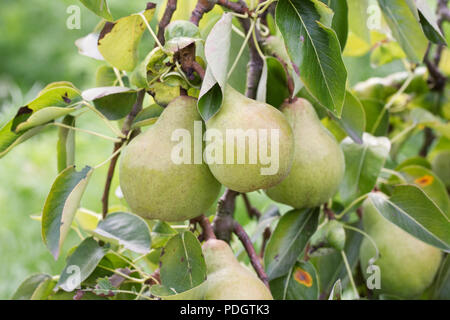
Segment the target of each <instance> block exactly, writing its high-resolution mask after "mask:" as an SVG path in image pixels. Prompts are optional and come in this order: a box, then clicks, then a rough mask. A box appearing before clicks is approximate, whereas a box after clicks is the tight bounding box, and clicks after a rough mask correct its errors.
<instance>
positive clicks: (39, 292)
mask: <svg viewBox="0 0 450 320" xmlns="http://www.w3.org/2000/svg"><path fill="white" fill-rule="evenodd" d="M56 283H57V281H56V280H55V279H53V278H50V279H47V280H45V281H43V282H41V284H39V286H38V287H37V288H36V290H35V291H34V292H33V295H32V296H31V298H30V300H47V299H48V298H49V297H50V296H51V295H52V294H53V289H54V288H55V286H56Z"/></svg>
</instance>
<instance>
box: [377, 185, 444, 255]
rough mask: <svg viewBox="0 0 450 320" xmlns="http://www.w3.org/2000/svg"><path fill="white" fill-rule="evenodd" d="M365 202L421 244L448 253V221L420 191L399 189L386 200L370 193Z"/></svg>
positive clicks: (410, 186)
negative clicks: (369, 202)
mask: <svg viewBox="0 0 450 320" xmlns="http://www.w3.org/2000/svg"><path fill="white" fill-rule="evenodd" d="M369 199H370V200H371V201H372V203H373V204H374V206H375V208H376V209H377V211H378V212H379V213H380V214H381V215H383V216H384V217H385V218H386V219H388V220H389V221H390V222H392V223H394V224H395V225H397V226H398V227H400V228H402V229H403V230H405V231H406V232H408V233H410V234H411V235H413V236H414V237H416V238H418V239H420V240H422V241H423V242H426V243H428V244H430V245H432V246H435V247H437V248H439V249H441V250H444V251H447V252H449V251H450V221H449V218H448V217H447V216H446V215H445V214H444V213H443V212H442V210H440V209H439V208H438V207H437V206H436V204H435V203H434V202H433V201H432V200H431V199H430V198H429V197H428V196H427V195H426V194H425V193H424V192H423V191H422V190H421V189H420V188H418V187H416V186H414V185H399V186H396V187H395V188H394V191H393V193H392V196H391V197H390V198H389V199H385V198H384V197H382V196H380V195H379V194H377V193H371V194H370V195H369Z"/></svg>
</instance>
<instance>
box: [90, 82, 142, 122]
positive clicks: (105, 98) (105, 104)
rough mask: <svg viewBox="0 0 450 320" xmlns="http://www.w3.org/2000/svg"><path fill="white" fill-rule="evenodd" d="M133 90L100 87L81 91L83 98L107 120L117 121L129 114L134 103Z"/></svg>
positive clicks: (135, 95) (134, 95)
mask: <svg viewBox="0 0 450 320" xmlns="http://www.w3.org/2000/svg"><path fill="white" fill-rule="evenodd" d="M136 97H137V93H136V91H135V90H132V89H129V88H126V87H101V88H92V89H88V90H86V91H83V98H84V99H85V100H88V101H93V102H94V106H95V108H96V109H97V110H98V111H100V112H101V113H102V114H103V115H104V116H105V117H106V118H108V119H109V120H119V119H122V118H123V117H125V116H126V115H127V114H128V113H130V111H131V109H132V108H133V105H134V103H135V102H136Z"/></svg>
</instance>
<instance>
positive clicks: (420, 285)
mask: <svg viewBox="0 0 450 320" xmlns="http://www.w3.org/2000/svg"><path fill="white" fill-rule="evenodd" d="M363 226H364V230H365V231H366V232H367V234H368V235H369V236H371V237H372V239H373V240H374V241H375V243H376V245H377V247H378V250H379V253H380V258H379V259H378V260H376V261H375V263H374V264H375V265H376V266H378V267H379V268H380V276H381V277H380V286H381V288H380V290H376V291H375V293H384V294H389V295H394V296H397V297H402V298H412V297H416V296H417V295H419V294H421V293H422V292H423V291H424V290H425V289H426V288H427V287H428V286H429V285H430V284H431V283H432V281H433V279H434V277H435V275H436V273H437V271H438V269H439V265H440V263H441V258H442V254H441V251H440V250H439V249H437V248H435V247H432V246H430V245H428V244H426V243H424V242H422V241H421V240H419V239H417V238H415V237H413V236H412V235H410V234H409V233H407V232H406V231H403V230H402V229H401V228H399V227H397V226H396V225H395V224H393V223H391V222H390V221H389V220H387V219H386V218H384V217H383V216H382V215H381V214H380V213H379V212H378V211H377V209H376V208H375V206H374V205H373V203H372V201H371V200H370V199H367V200H366V201H365V202H364V204H363ZM375 256H376V251H375V248H374V246H373V244H372V243H371V241H370V240H369V239H368V238H365V239H364V240H363V242H362V244H361V248H360V260H361V267H362V273H363V274H364V276H365V277H366V278H368V277H370V276H371V274H367V272H366V271H367V267H368V266H369V260H370V259H372V258H374V257H375Z"/></svg>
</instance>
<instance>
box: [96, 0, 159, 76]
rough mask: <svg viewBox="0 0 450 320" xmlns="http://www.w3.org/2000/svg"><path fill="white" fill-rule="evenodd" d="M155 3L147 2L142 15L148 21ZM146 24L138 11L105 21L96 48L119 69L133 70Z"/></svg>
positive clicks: (150, 18) (151, 16) (153, 10)
mask: <svg viewBox="0 0 450 320" xmlns="http://www.w3.org/2000/svg"><path fill="white" fill-rule="evenodd" d="M155 7H156V5H155V4H154V3H151V2H149V3H148V4H147V8H146V10H144V11H142V12H141V13H142V15H143V16H144V17H145V19H146V20H147V21H148V22H150V20H152V18H153V14H154V13H155ZM146 29H147V26H146V24H145V22H144V19H143V18H142V16H141V15H140V14H139V13H135V14H132V15H129V16H127V17H123V18H120V19H119V20H117V21H115V22H107V23H106V24H105V26H104V27H103V29H102V31H101V32H100V37H99V40H98V50H99V51H100V53H101V55H102V56H103V58H105V60H106V61H107V62H109V63H110V64H111V65H112V66H114V67H116V68H117V69H119V70H124V71H130V72H131V71H133V70H134V68H135V67H136V65H137V62H138V46H139V43H140V40H141V37H142V35H143V34H144V31H145V30H146Z"/></svg>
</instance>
